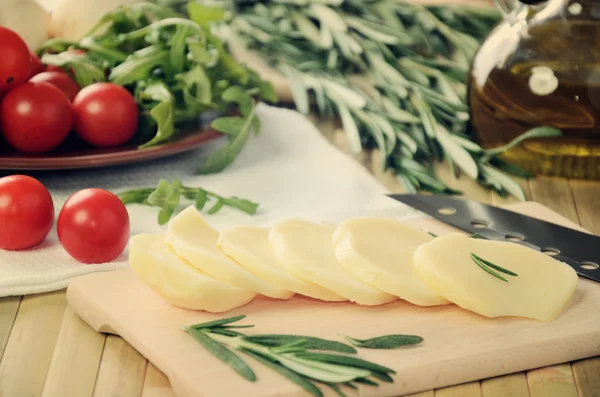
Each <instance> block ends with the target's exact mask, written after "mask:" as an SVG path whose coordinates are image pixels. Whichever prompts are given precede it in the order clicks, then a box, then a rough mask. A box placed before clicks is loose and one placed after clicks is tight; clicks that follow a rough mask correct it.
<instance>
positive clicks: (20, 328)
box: [0, 119, 600, 397]
mask: <svg viewBox="0 0 600 397" xmlns="http://www.w3.org/2000/svg"><path fill="white" fill-rule="evenodd" d="M314 121H315V122H317V124H318V126H319V127H320V128H321V130H322V131H323V132H324V134H325V136H326V137H327V138H328V140H329V141H330V142H332V143H334V144H335V145H337V146H342V147H344V146H345V137H344V136H343V133H342V132H341V131H340V130H339V129H338V130H336V128H335V127H336V123H335V122H333V121H328V122H326V123H322V122H319V121H318V120H316V119H315V120H314ZM376 156H377V155H376V154H367V155H363V156H361V157H360V158H358V159H357V160H358V161H359V162H361V164H363V166H364V167H365V168H367V169H369V170H370V171H371V172H373V173H374V174H375V176H376V178H377V179H378V180H379V181H380V182H381V183H382V184H384V185H385V186H386V187H387V188H388V189H390V190H392V191H394V192H402V187H401V185H400V184H399V183H398V182H397V181H396V180H395V178H394V176H393V175H391V174H390V173H389V172H388V173H382V172H381V171H380V170H377V169H376V168H375V167H374V164H376V163H377V161H376V160H377V159H376ZM443 167H444V166H442V167H441V170H442V174H443V175H445V177H447V176H449V175H450V174H449V172H447V171H444V170H443ZM447 183H449V184H450V185H451V186H453V187H457V186H460V187H461V188H462V189H463V191H464V193H465V196H467V197H477V198H478V199H480V200H481V201H484V202H489V203H494V204H503V203H506V202H511V201H514V200H513V199H503V198H499V197H498V196H497V195H495V194H492V193H489V194H485V192H484V193H483V194H482V192H481V189H480V188H479V187H478V186H476V185H475V184H473V183H472V182H468V181H467V182H463V181H462V180H459V181H452V180H450V181H447ZM521 183H522V185H523V186H524V188H525V192H526V193H527V197H528V199H530V200H534V201H537V202H540V203H542V204H544V205H546V206H549V207H550V208H553V209H554V210H555V211H557V212H558V213H560V214H562V215H563V216H566V217H567V218H569V219H571V220H573V221H575V222H577V223H579V224H581V225H582V226H583V227H585V228H587V229H589V230H590V231H592V232H594V233H596V234H600V199H598V197H600V182H597V181H576V180H571V181H567V180H564V179H558V178H546V177H540V178H537V179H535V180H530V181H521ZM61 301H62V303H61ZM23 303H24V304H25V306H24V310H20V305H21V299H20V298H2V299H0V355H2V353H3V352H4V355H3V357H2V361H1V362H0V397H13V396H15V394H14V393H12V394H11V392H14V391H16V390H18V391H19V392H20V391H24V392H26V393H27V394H16V395H18V396H19V397H20V396H21V395H23V396H26V397H29V396H38V395H40V394H41V395H43V396H44V397H46V396H54V395H57V396H58V395H60V396H61V397H88V395H89V394H86V393H90V392H89V390H90V389H93V388H94V387H96V383H97V384H98V386H97V387H96V391H95V392H92V393H93V394H91V395H95V396H98V397H104V396H112V394H101V393H112V392H113V391H115V389H116V388H117V387H116V386H115V385H121V386H122V387H123V389H122V390H121V391H118V390H117V391H116V393H117V394H115V396H120V397H139V396H140V395H142V396H143V397H173V394H172V390H171V389H170V387H169V384H168V380H166V378H165V377H164V375H163V374H162V373H160V371H158V370H157V369H156V368H155V367H153V366H152V365H147V366H146V362H145V360H144V359H143V358H142V357H141V356H136V355H135V353H134V352H133V351H132V350H133V349H132V348H131V347H130V346H128V345H127V344H126V343H125V342H122V340H121V342H119V343H112V342H111V343H108V351H105V352H104V353H103V354H102V355H98V354H97V353H96V354H90V355H89V357H88V358H87V360H86V363H85V366H86V368H87V370H86V371H84V372H86V373H88V374H91V376H90V377H89V378H86V380H85V381H83V382H81V383H79V386H78V387H80V388H79V389H77V388H75V389H73V390H69V389H68V388H66V387H64V386H65V385H69V384H70V385H74V384H76V382H75V381H73V380H72V379H69V380H68V381H67V377H68V374H69V372H72V373H73V374H75V373H77V368H76V367H77V366H78V365H82V364H81V361H79V360H80V359H73V362H72V363H69V358H68V357H73V356H70V354H71V353H67V352H69V351H76V350H77V349H78V348H83V345H84V344H87V343H89V342H84V340H89V339H91V340H96V342H95V343H98V342H97V339H96V338H93V337H91V338H90V335H89V334H88V335H87V337H86V336H85V334H86V333H89V327H88V328H87V329H86V327H87V326H86V325H85V324H84V323H82V322H81V324H80V325H81V326H77V325H74V324H73V323H72V321H74V320H69V321H67V320H65V319H67V318H69V317H71V316H72V314H69V313H68V312H65V311H64V310H65V307H64V292H57V293H50V294H41V295H38V296H35V297H28V298H25V299H24V300H23ZM32 303H33V308H32ZM63 313H64V316H65V319H63ZM79 321H81V320H79ZM40 324H44V325H43V332H42V329H41V328H38V332H35V331H36V326H39V325H40ZM59 328H60V334H59ZM26 331H27V332H26ZM25 334H26V335H28V336H25ZM63 335H65V337H63ZM66 335H69V336H68V337H67V336H66ZM95 335H96V336H97V337H99V338H101V339H102V338H103V336H99V335H97V334H95ZM36 337H38V338H41V339H42V340H40V339H38V340H37V341H36V340H35V338H36ZM86 338H89V339H86ZM109 339H111V340H113V339H114V340H115V341H117V340H120V338H118V337H113V336H111V337H109ZM92 344H93V343H92ZM102 346H103V348H104V345H102ZM88 348H89V347H88ZM89 349H91V348H89ZM38 353H39V354H38ZM52 355H54V356H52ZM50 357H51V360H50ZM132 357H133V358H132ZM27 360H31V361H28V362H30V363H34V365H32V366H25V365H23V363H24V362H26V361H27ZM101 360H102V361H103V363H104V362H105V361H107V362H108V363H104V365H103V366H104V368H103V369H102V376H101V377H99V376H98V374H99V373H97V374H96V375H94V370H93V368H94V367H95V368H100V366H101V365H100V364H101ZM50 361H52V362H51V363H50ZM18 363H21V364H18ZM128 363H131V364H132V368H130V369H127V368H124V367H125V366H127V365H129V364H128ZM13 364H17V367H18V368H21V369H22V370H23V372H22V373H20V374H18V373H17V372H18V371H15V370H8V368H7V367H9V366H11V365H13ZM19 365H20V367H19ZM45 369H46V370H48V369H49V371H48V372H47V373H46V372H45ZM557 374H560V376H558V375H557ZM13 375H14V376H13ZM11 377H12V379H8V378H11ZM22 381H26V383H29V382H33V386H30V387H28V388H27V389H25V388H23V389H17V388H15V385H16V384H18V383H19V382H22ZM69 382H71V383H69ZM44 383H46V386H44V387H43V388H42V385H43V384H44ZM110 384H113V386H112V388H111V387H110ZM85 385H87V386H85ZM478 385H479V386H480V395H481V396H482V397H513V396H514V397H538V396H539V397H542V396H543V397H551V396H552V395H547V396H546V395H540V394H539V393H540V392H542V393H543V392H548V393H556V390H559V391H562V390H566V391H565V393H570V394H567V396H568V395H573V394H572V393H573V391H575V392H576V393H577V394H574V395H575V396H579V397H600V357H599V358H592V359H587V360H581V361H577V362H574V363H571V364H566V365H565V364H563V365H561V366H553V367H549V368H545V369H543V370H541V369H539V370H535V371H529V372H528V373H517V374H512V375H507V376H502V377H497V378H493V379H485V380H482V381H481V382H478ZM466 388H467V389H468V390H469V391H468V392H470V388H473V386H466ZM42 390H43V392H42ZM461 390H463V386H456V387H450V388H445V389H443V390H437V391H435V392H434V391H429V392H424V393H419V394H415V395H412V396H411V397H435V396H439V395H440V393H442V394H441V395H444V393H449V394H446V395H449V396H461V397H462V395H461V394H460V392H461ZM548 390H550V391H548ZM58 391H62V393H64V394H57V393H58ZM53 393H54V394H53ZM554 395H556V394H554ZM561 397H562V396H561Z"/></svg>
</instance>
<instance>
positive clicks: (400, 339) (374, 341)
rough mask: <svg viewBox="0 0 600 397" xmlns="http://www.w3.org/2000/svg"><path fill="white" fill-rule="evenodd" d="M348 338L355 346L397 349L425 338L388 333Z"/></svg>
mask: <svg viewBox="0 0 600 397" xmlns="http://www.w3.org/2000/svg"><path fill="white" fill-rule="evenodd" d="M346 339H348V342H350V343H351V344H353V345H354V346H356V347H361V348H365V349H395V348H398V347H402V346H408V345H416V344H418V343H421V342H423V338H421V337H420V336H416V335H386V336H378V337H376V338H371V339H355V338H351V337H349V336H347V337H346Z"/></svg>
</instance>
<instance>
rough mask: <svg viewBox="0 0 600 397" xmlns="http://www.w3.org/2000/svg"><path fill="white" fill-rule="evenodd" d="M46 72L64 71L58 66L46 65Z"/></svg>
mask: <svg viewBox="0 0 600 397" xmlns="http://www.w3.org/2000/svg"><path fill="white" fill-rule="evenodd" d="M46 72H57V73H66V72H65V71H64V70H62V68H61V67H60V66H55V65H46Z"/></svg>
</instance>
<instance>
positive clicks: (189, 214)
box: [165, 206, 293, 299]
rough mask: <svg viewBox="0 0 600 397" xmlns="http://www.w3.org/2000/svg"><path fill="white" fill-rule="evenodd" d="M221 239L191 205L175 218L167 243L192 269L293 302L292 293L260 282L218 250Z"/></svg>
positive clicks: (169, 229) (262, 281)
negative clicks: (291, 299)
mask: <svg viewBox="0 0 600 397" xmlns="http://www.w3.org/2000/svg"><path fill="white" fill-rule="evenodd" d="M218 238H219V232H218V231H216V230H215V229H213V228H212V227H210V225H209V224H208V223H206V222H205V221H204V219H203V218H202V216H201V215H200V214H199V213H198V211H197V210H196V209H195V208H194V207H191V206H190V207H188V208H186V209H185V210H183V211H182V212H181V213H179V214H178V215H177V216H176V217H175V218H173V219H171V221H170V222H169V226H168V228H167V234H166V235H165V242H166V243H167V244H169V245H170V246H171V247H173V250H175V252H176V253H177V255H179V256H181V257H182V258H184V259H185V260H187V261H188V262H189V263H191V264H192V266H194V267H196V268H198V269H200V270H202V271H203V272H205V273H206V274H208V275H209V276H211V277H213V278H216V279H217V280H220V281H223V282H225V283H228V284H231V285H235V286H236V287H240V288H245V289H249V290H250V291H253V292H256V293H259V294H262V295H265V296H268V297H270V298H275V299H289V298H291V297H292V296H293V293H292V292H290V291H287V290H285V289H283V288H280V287H279V286H277V285H275V284H271V283H268V282H266V281H264V280H262V279H260V278H259V277H257V276H255V275H254V274H252V273H250V272H249V271H248V270H246V269H245V268H243V267H242V266H240V264H239V263H237V262H235V261H234V260H233V259H231V258H230V257H228V256H227V255H225V254H224V253H223V251H221V250H220V249H219V247H217V239H218Z"/></svg>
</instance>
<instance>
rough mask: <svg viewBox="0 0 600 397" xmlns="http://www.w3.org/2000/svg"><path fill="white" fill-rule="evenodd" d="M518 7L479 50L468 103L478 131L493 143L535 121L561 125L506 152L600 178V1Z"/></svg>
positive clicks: (534, 165) (554, 171) (536, 166)
mask: <svg viewBox="0 0 600 397" xmlns="http://www.w3.org/2000/svg"><path fill="white" fill-rule="evenodd" d="M521 7H525V6H521ZM521 11H522V12H521V13H520V16H518V15H517V13H515V14H513V15H512V16H511V18H507V21H506V22H504V23H503V24H501V25H500V26H498V27H497V28H496V29H495V30H494V31H493V32H492V33H491V34H490V36H489V37H488V39H487V40H486V41H485V42H484V44H483V45H482V47H481V48H480V50H479V51H478V53H477V55H476V56H475V59H474V62H473V67H472V70H471V76H470V82H469V103H470V106H471V117H472V121H473V125H474V127H475V130H476V134H477V138H478V139H479V141H480V143H481V144H482V146H484V147H486V148H492V147H497V146H501V145H504V144H506V143H508V142H509V141H510V140H512V139H513V138H515V137H517V136H519V135H520V134H522V133H523V132H525V131H527V130H529V129H531V128H533V127H538V126H550V127H556V128H559V129H561V130H562V132H563V135H562V136H559V137H554V138H540V139H531V140H526V141H524V142H523V143H522V144H521V145H519V146H518V147H516V148H514V149H512V150H510V151H508V152H506V153H505V154H504V155H503V156H504V157H505V158H506V159H507V160H509V161H511V162H514V163H517V164H519V165H521V166H523V167H525V168H527V169H529V170H531V171H534V172H538V173H542V174H547V175H559V176H566V177H574V178H587V179H600V1H597V0H587V1H580V2H574V1H564V0H551V1H550V2H549V3H547V4H546V5H545V6H544V7H541V8H539V9H538V10H535V11H533V10H532V9H527V10H525V8H521ZM511 19H512V21H511Z"/></svg>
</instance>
